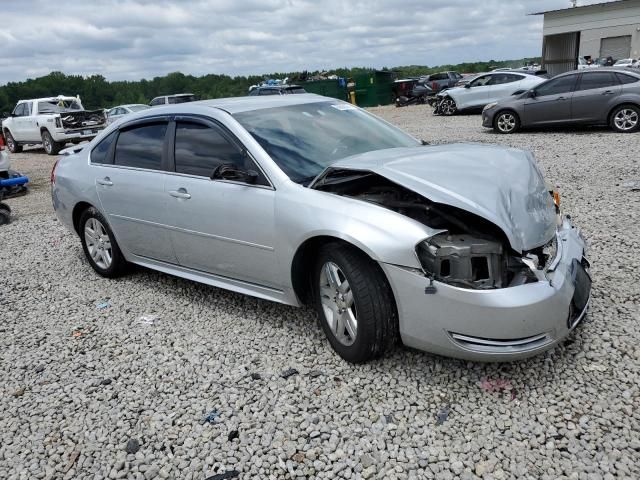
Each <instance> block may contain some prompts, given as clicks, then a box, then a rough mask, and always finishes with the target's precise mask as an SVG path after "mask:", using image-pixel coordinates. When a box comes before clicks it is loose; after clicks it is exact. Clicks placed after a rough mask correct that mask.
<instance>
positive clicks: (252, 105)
mask: <svg viewBox="0 0 640 480" xmlns="http://www.w3.org/2000/svg"><path fill="white" fill-rule="evenodd" d="M340 101H341V100H336V99H335V98H329V97H323V96H322V95H316V94H314V93H300V94H298V95H268V96H262V97H260V96H246V97H229V98H216V99H213V100H200V101H198V102H191V103H189V105H203V106H206V107H212V108H219V109H221V110H224V111H225V112H228V113H230V114H234V113H241V112H249V111H252V110H262V109H265V108H276V107H288V106H290V105H305V104H311V103H319V102H340ZM345 103H346V102H345ZM182 105H186V104H182ZM164 108H167V107H164Z"/></svg>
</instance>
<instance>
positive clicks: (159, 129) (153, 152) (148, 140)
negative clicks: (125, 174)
mask: <svg viewBox="0 0 640 480" xmlns="http://www.w3.org/2000/svg"><path fill="white" fill-rule="evenodd" d="M166 133H167V123H166V122H162V123H153V124H150V125H149V124H146V125H142V126H139V127H133V128H131V129H129V130H125V131H121V132H120V135H119V136H118V143H117V144H116V157H115V164H116V165H121V166H123V167H136V168H147V169H150V170H160V169H161V168H162V147H163V145H164V137H165V134H166Z"/></svg>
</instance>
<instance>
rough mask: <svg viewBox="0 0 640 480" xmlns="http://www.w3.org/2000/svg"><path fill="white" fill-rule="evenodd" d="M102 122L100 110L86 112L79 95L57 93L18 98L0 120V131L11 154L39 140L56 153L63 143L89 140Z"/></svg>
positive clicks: (105, 123)
mask: <svg viewBox="0 0 640 480" xmlns="http://www.w3.org/2000/svg"><path fill="white" fill-rule="evenodd" d="M106 125H107V122H106V118H105V114H104V111H103V110H91V111H86V110H85V109H84V107H83V106H82V103H81V102H80V98H77V97H65V96H63V95H59V96H57V97H46V98H35V99H31V100H20V101H19V102H18V104H17V105H16V106H15V108H14V109H13V112H12V113H11V116H10V117H9V118H7V119H5V120H4V121H3V122H2V131H3V133H4V137H5V140H6V142H7V147H8V148H9V151H10V152H11V153H16V152H21V151H22V147H23V146H24V145H36V144H40V143H41V144H42V145H43V147H44V150H45V151H46V152H47V153H48V154H49V155H56V154H57V153H58V152H59V151H60V150H61V149H62V148H63V147H64V145H65V144H67V143H79V142H81V141H84V140H91V139H92V138H94V137H95V136H96V135H97V134H98V133H99V132H100V131H101V130H102V129H103V128H104V127H105V126H106Z"/></svg>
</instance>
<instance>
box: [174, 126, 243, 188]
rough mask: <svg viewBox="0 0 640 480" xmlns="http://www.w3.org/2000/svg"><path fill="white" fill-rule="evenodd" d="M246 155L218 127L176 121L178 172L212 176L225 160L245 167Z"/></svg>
mask: <svg viewBox="0 0 640 480" xmlns="http://www.w3.org/2000/svg"><path fill="white" fill-rule="evenodd" d="M243 158H244V157H243V155H242V152H241V150H240V149H239V148H238V147H237V146H236V145H235V144H233V143H231V142H230V141H229V140H227V138H226V137H225V136H224V135H223V134H222V132H221V131H220V130H219V129H217V128H212V127H208V126H206V125H202V124H199V123H191V122H177V123H176V145H175V160H176V172H178V173H187V174H189V175H198V176H201V177H210V176H211V174H212V173H213V171H214V170H215V169H216V168H217V167H219V166H220V165H222V164H224V163H230V164H233V165H235V166H237V167H238V168H242V169H244V168H245V166H244V159H243Z"/></svg>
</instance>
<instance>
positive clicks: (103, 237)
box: [84, 218, 113, 270]
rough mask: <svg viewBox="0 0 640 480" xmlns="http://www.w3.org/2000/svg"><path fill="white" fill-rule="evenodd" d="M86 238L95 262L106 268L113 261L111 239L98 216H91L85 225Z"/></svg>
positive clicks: (88, 248)
mask: <svg viewBox="0 0 640 480" xmlns="http://www.w3.org/2000/svg"><path fill="white" fill-rule="evenodd" d="M84 240H85V243H86V244H87V250H88V252H89V255H90V256H91V259H92V260H93V261H94V262H95V264H96V265H97V266H98V267H100V268H102V269H104V270H106V269H108V268H109V267H110V266H111V262H112V261H113V251H112V249H111V240H110V239H109V235H108V234H107V229H106V228H105V227H104V225H103V224H102V223H101V222H100V220H98V219H97V218H90V219H89V220H88V221H87V222H86V223H85V225H84Z"/></svg>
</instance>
